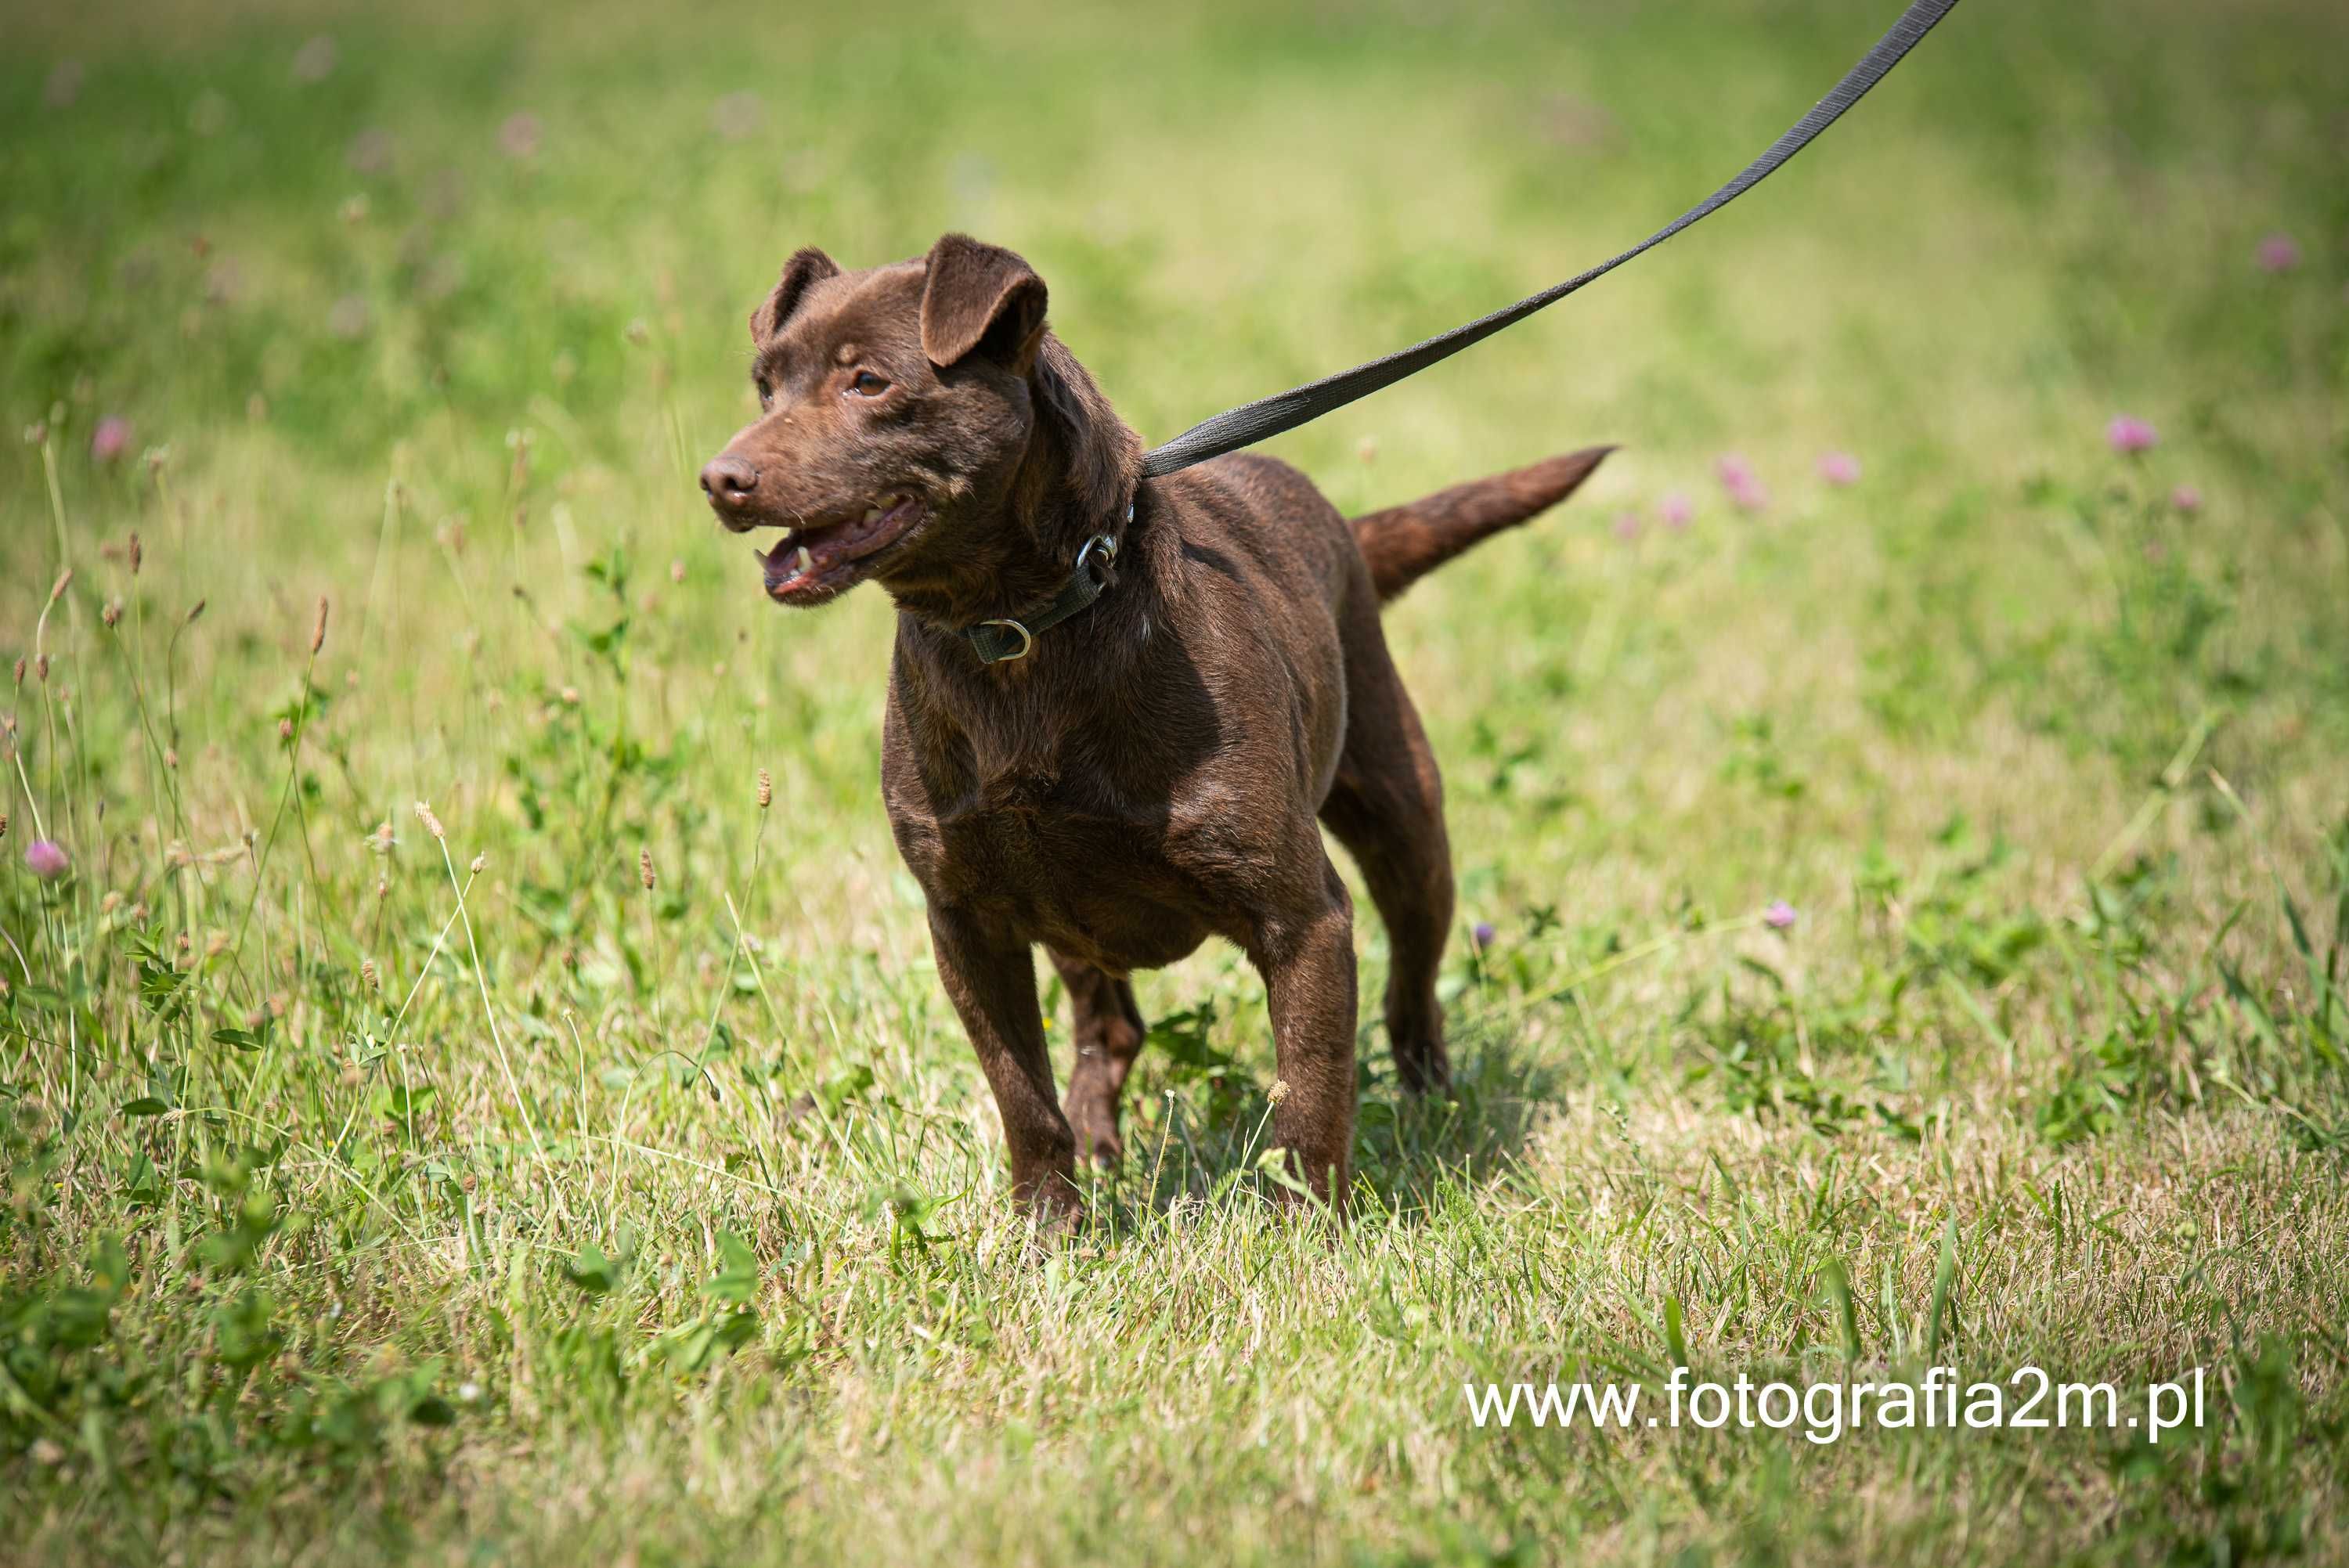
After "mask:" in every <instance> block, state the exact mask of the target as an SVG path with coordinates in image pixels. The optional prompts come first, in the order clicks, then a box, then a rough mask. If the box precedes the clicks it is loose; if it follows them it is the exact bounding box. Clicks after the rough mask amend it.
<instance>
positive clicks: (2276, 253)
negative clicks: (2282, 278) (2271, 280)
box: [2254, 234, 2300, 273]
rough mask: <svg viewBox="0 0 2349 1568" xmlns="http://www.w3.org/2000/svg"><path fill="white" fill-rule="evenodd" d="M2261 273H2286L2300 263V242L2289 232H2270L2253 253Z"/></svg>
mask: <svg viewBox="0 0 2349 1568" xmlns="http://www.w3.org/2000/svg"><path fill="white" fill-rule="evenodd" d="M2254 254H2256V255H2257V256H2258V257H2259V263H2260V270H2261V272H2263V273H2288V272H2290V271H2292V268H2294V267H2296V266H2298V265H2300V242H2298V241H2296V240H2294V239H2293V238H2292V236H2291V235H2290V234H2270V235H2269V236H2268V237H2267V238H2266V239H2264V240H2261V242H2260V248H2259V250H2258V251H2257V252H2255V253H2254Z"/></svg>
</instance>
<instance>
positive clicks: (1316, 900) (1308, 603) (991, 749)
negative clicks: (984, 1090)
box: [701, 234, 1607, 1212]
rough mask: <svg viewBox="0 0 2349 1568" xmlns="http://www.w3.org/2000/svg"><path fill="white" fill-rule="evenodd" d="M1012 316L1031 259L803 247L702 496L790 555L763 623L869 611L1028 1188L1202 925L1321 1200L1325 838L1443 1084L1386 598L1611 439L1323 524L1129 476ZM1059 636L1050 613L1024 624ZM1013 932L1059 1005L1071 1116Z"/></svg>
mask: <svg viewBox="0 0 2349 1568" xmlns="http://www.w3.org/2000/svg"><path fill="white" fill-rule="evenodd" d="M1044 304H1045V294H1044V284H1043V280H1041V279H1040V278H1039V277H1038V276H1037V275H1036V273H1035V272H1034V271H1033V270H1032V269H1030V267H1029V265H1028V263H1026V262H1023V261H1021V260H1020V259H1019V257H1018V256H1016V255H1014V254H1012V253H1010V252H1009V251H1006V250H1001V249H999V248H998V247H996V246H993V245H986V244H981V243H979V242H978V241H976V240H972V239H969V238H968V237H966V236H964V235H960V234H949V235H947V237H946V238H944V239H942V240H940V241H939V242H937V243H936V245H935V246H933V247H932V248H931V251H930V253H929V254H928V255H927V256H926V257H925V258H921V259H918V260H915V261H909V262H901V263H897V264H895V265H894V266H885V267H875V268H874V269H872V270H871V271H869V272H859V273H843V272H842V271H841V270H840V268H839V267H837V266H835V265H834V264H833V262H832V260H831V259H830V258H829V257H827V256H825V255H824V254H823V252H821V251H816V250H804V251H802V252H800V253H798V254H796V255H794V256H792V258H791V260H790V262H789V263H786V264H785V266H784V267H783V272H782V277H781V281H780V282H778V283H777V284H776V285H775V291H774V293H773V294H771V295H770V296H769V297H768V299H767V300H766V302H765V303H764V304H761V305H760V306H759V308H758V310H757V311H756V312H754V313H753V314H752V315H751V317H750V335H751V339H752V342H753V343H754V344H755V345H756V346H757V355H756V358H755V360H754V371H753V374H754V377H755V379H756V381H757V384H758V389H759V402H760V407H761V410H762V413H761V418H759V420H758V421H757V422H756V423H755V424H752V425H751V426H750V427H749V428H746V429H744V430H742V431H741V432H740V434H738V435H736V436H735V438H733V439H732V440H731V441H730V442H729V443H728V444H727V447H726V449H725V451H723V452H722V453H720V454H719V456H718V457H716V458H714V459H711V460H710V462H709V466H708V467H706V468H704V469H702V472H701V485H702V489H703V490H706V491H707V492H708V493H709V502H710V505H711V506H712V507H713V508H715V509H716V511H717V513H718V516H719V521H722V522H723V523H724V524H725V525H726V526H727V527H728V528H729V529H731V530H734V531H737V532H741V531H749V530H751V529H757V528H767V527H780V528H783V529H785V530H787V531H786V532H785V533H784V535H783V537H782V540H781V542H780V543H778V544H777V545H776V546H775V547H774V549H773V550H772V551H771V552H767V553H766V554H765V555H763V556H762V557H761V561H762V562H763V563H764V566H765V576H766V588H767V593H768V594H769V596H770V597H771V598H773V599H774V600H775V601H776V602H777V603H782V604H799V605H811V604H819V603H823V602H825V601H827V600H829V599H831V598H833V596H834V595H836V594H838V593H842V592H843V591H845V590H846V589H848V588H850V587H852V586H854V584H856V583H861V582H863V581H864V579H866V578H868V577H870V578H872V579H874V581H876V582H878V583H880V584H881V585H882V586H883V587H884V588H885V589H886V590H888V592H889V594H890V597H891V598H893V599H894V600H895V601H896V604H897V644H896V651H895V657H894V659H893V660H892V662H891V665H890V672H889V701H888V709H887V712H886V714H885V717H884V718H883V721H882V724H883V728H882V751H881V778H882V792H883V794H884V796H885V799H886V801H887V805H888V810H889V820H890V825H891V827H892V829H893V830H895V834H896V839H897V847H898V850H899V851H900V852H901V853H903V855H904V856H905V863H906V865H907V866H908V867H910V868H911V869H912V871H913V873H914V875H915V877H916V879H917V880H919V882H921V885H922V888H923V890H924V892H926V894H927V895H928V900H929V919H930V938H931V942H932V944H933V946H934V947H935V949H936V958H937V966H938V977H939V979H940V980H941V981H942V982H944V984H945V986H946V990H947V995H948V996H949V997H950V998H951V999H952V1000H953V1002H954V1006H955V1010H956V1012H957V1014H959V1015H960V1016H961V1018H962V1022H963V1026H964V1028H965V1029H967V1030H968V1032H969V1035H970V1043H971V1047H972V1048H973V1049H975V1050H976V1051H977V1052H978V1059H979V1064H980V1066H981V1067H982V1068H985V1069H986V1072H987V1078H988V1083H989V1085H991V1086H992V1087H993V1088H994V1091H995V1100H996V1104H997V1106H998V1107H999V1108H1000V1109H1001V1111H1002V1115H1003V1130H1004V1137H1005V1140H1006V1141H1007V1142H1008V1143H1009V1145H1010V1151H1011V1169H1012V1175H1013V1179H1014V1181H1015V1183H1016V1185H1017V1188H1018V1191H1019V1193H1020V1194H1021V1195H1022V1197H1023V1198H1025V1199H1026V1200H1028V1201H1029V1202H1030V1203H1032V1204H1035V1205H1038V1206H1040V1207H1041V1208H1042V1209H1044V1210H1045V1211H1047V1212H1067V1211H1070V1210H1072V1209H1073V1208H1074V1206H1075V1204H1076V1202H1077V1196H1078V1194H1077V1189H1076V1186H1075V1184H1074V1158H1075V1155H1076V1151H1077V1150H1078V1149H1079V1148H1080V1147H1081V1148H1082V1149H1083V1150H1085V1152H1086V1153H1087V1154H1089V1155H1090V1156H1092V1158H1093V1159H1094V1160H1096V1161H1102V1162H1105V1163H1106V1162H1110V1161H1115V1160H1116V1159H1117V1157H1118V1155H1119V1152H1120V1144H1119V1140H1118V1100H1119V1094H1120V1091H1121V1089H1122V1088H1123V1086H1124V1083H1125V1078H1126V1074H1127V1072H1128V1071H1129V1070H1130V1069H1131V1068H1132V1067H1133V1058H1134V1055H1135V1053H1136V1051H1138V1050H1139V1049H1140V1048H1141V1046H1142V1041H1143V1021H1142V1016H1141V1014H1140V1012H1139V1011H1138V1010H1137V1009H1136V1007H1135V1006H1134V999H1133V987H1132V985H1129V984H1128V982H1127V976H1128V975H1130V974H1131V973H1132V972H1133V971H1134V970H1136V969H1145V968H1151V967H1154V966H1156V965H1164V964H1172V963H1174V961H1175V960H1177V959H1179V958H1181V957H1183V956H1184V955H1185V954H1188V953H1190V952H1191V951H1192V950H1193V949H1194V948H1195V947H1197V946H1198V944H1200V942H1201V941H1202V940H1203V939H1205V938H1206V937H1208V936H1211V935H1213V936H1222V937H1225V938H1226V939H1227V940H1229V941H1231V942H1234V943H1237V944H1238V945H1239V946H1240V948H1241V949H1242V950H1243V951H1244V952H1246V953H1247V955H1248V958H1249V960H1250V961H1251V962H1252V963H1253V964H1255V965H1256V967H1257V970H1258V971H1259V972H1260V973H1261V974H1262V975H1263V976H1264V981H1265V985H1266V989H1267V992H1268V996H1269V1001H1270V1007H1271V1014H1272V1028H1273V1042H1274V1048H1275V1052H1276V1055H1277V1058H1278V1073H1279V1081H1278V1083H1277V1084H1276V1085H1275V1086H1274V1090H1273V1100H1274V1105H1275V1109H1274V1111H1273V1133H1274V1138H1275V1140H1276V1141H1277V1142H1278V1144H1279V1145H1280V1146H1281V1147H1282V1148H1284V1149H1285V1150H1288V1154H1289V1158H1290V1159H1291V1161H1293V1164H1294V1167H1295V1169H1296V1170H1297V1171H1298V1172H1299V1174H1301V1175H1302V1177H1303V1178H1304V1180H1305V1181H1308V1182H1309V1183H1310V1184H1311V1187H1312V1190H1313V1191H1315V1192H1316V1193H1318V1194H1320V1195H1322V1196H1324V1197H1328V1196H1329V1195H1330V1194H1332V1193H1336V1194H1339V1195H1340V1196H1342V1194H1343V1191H1344V1189H1345V1184H1346V1181H1347V1172H1348V1161H1349V1155H1350V1149H1351V1145H1352V1141H1353V1128H1354V1006H1355V1001H1354V942H1353V906H1352V902H1351V900H1350V898H1349V897H1348V896H1347V892H1346V884H1345V883H1344V882H1343V881H1342V880H1340V877H1339V875H1338V872H1337V870H1336V868H1335V867H1333V866H1332V865H1331V864H1330V857H1329V855H1328V853H1327V851H1325V850H1324V848H1323V846H1322V841H1321V831H1320V830H1321V827H1322V826H1323V825H1327V826H1328V828H1329V829H1330V831H1331V832H1333V833H1335V834H1336V835H1337V837H1338V839H1339V840H1340V841H1341V842H1342V843H1344V844H1345V846H1346V847H1347V849H1348V850H1349V851H1351V852H1352V854H1353V856H1354V859H1355V861H1357V863H1358V864H1359V865H1360V866H1361V872H1362V876H1363V880H1364V881H1365V882H1368V884H1369V886H1370V890H1371V897H1372V898H1373V899H1374V900H1375V901H1376V902H1377V903H1378V907H1379V913H1380V915H1381V917H1382V918H1383V919H1384V920H1385V922H1386V925H1387V933H1388V938H1389V942H1390V944H1391V946H1392V953H1393V958H1392V969H1391V973H1390V974H1389V975H1388V979H1387V995H1386V1020H1387V1035H1388V1039H1389V1043H1390V1045H1391V1046H1392V1049H1393V1051H1394V1059H1395V1066H1396V1068H1397V1070H1398V1072H1399V1073H1400V1075H1401V1077H1402V1082H1403V1085H1404V1087H1405V1088H1407V1089H1409V1090H1412V1091H1413V1092H1418V1091H1423V1090H1427V1089H1433V1088H1442V1087H1443V1086H1444V1084H1445V1082H1446V1081H1447V1078H1448V1076H1449V1066H1448V1063H1447V1059H1446V1057H1445V1055H1444V1016H1443V1013H1442V1010H1441V1008H1440V1007H1439V1006H1438V1005H1437V1002H1436V998H1435V983H1436V972H1437V966H1438V964H1439V962H1440V960H1441V958H1442V955H1443V950H1444V934H1445V930H1446V928H1447V927H1448V926H1449V925H1450V923H1451V920H1452V863H1451V851H1450V848H1449V845H1448V844H1447V842H1446V841H1445V838H1444V800H1443V785H1442V782H1441V780H1440V779H1438V777H1437V774H1436V768H1435V759H1434V758H1433V756H1432V755H1430V753H1429V751H1428V747H1427V739H1426V737H1425V736H1424V735H1423V733H1422V732H1421V730H1420V727H1419V717H1418V715H1417V713H1416V712H1415V711H1414V710H1413V707H1412V703H1411V698H1410V696H1408V695H1407V694H1406V693H1405V692H1404V691H1403V688H1402V681H1401V680H1400V679H1399V678H1398V677H1397V676H1396V674H1395V667H1394V664H1393V662H1392V659H1390V658H1389V657H1388V655H1387V647H1386V641H1385V637H1384V635H1383V634H1382V633H1381V630H1380V625H1379V606H1380V603H1381V601H1384V600H1387V599H1392V598H1393V597H1394V596H1395V595H1396V594H1397V593H1402V591H1403V589H1405V588H1406V587H1408V586H1410V585H1411V583H1413V581H1415V580H1416V579H1417V578H1418V577H1419V576H1420V575H1421V574H1422V573H1425V572H1427V571H1429V570H1430V569H1432V568H1433V567H1434V566H1435V565H1437V564H1438V563H1439V562H1444V561H1445V560H1447V559H1449V558H1450V557H1452V556H1454V555H1456V554H1458V553H1459V552H1461V551H1463V550H1465V549H1466V548H1468V546H1470V545H1471V544H1474V543H1475V542H1476V541H1478V540H1480V539H1482V538H1484V537H1485V535H1487V534H1490V533H1493V532H1495V531H1498V530H1500V529H1504V528H1506V527H1508V526H1510V525H1511V524H1513V523H1517V522H1522V521H1525V520H1526V519H1527V518H1529V517H1532V516H1533V515H1534V514H1535V513H1537V512H1538V511H1542V510H1543V509H1544V508H1546V507H1547V506H1549V505H1551V504H1552V503H1553V502H1555V501H1557V500H1560V499H1561V498H1563V497H1564V496H1565V495H1566V494H1567V493H1568V491H1570V490H1573V489H1574V488H1575V486H1577V485H1578V484H1579V483H1580V482H1581V481H1582V480H1584V479H1585V478H1586V477H1587V476H1588V474H1589V473H1590V471H1591V470H1592V469H1595V468H1596V467H1597V466H1598V464H1599V459H1601V458H1603V457H1604V456H1605V455H1606V451H1607V449H1603V448H1594V449H1589V450H1587V451H1581V452H1577V453H1574V454H1572V455H1570V456H1567V457H1559V458H1552V459H1549V460H1548V461H1547V462H1542V463H1537V464H1535V465H1534V466H1533V467H1531V468H1526V469H1517V470H1516V471H1515V472H1513V473H1507V474H1502V475H1499V476H1497V477H1495V478H1493V479H1488V480H1479V481H1477V482H1475V483H1474V484H1468V485H1463V486H1460V487H1459V488H1457V489H1454V490H1445V491H1443V492H1442V493H1440V494H1437V495H1433V496H1430V497H1428V498H1427V499H1426V500H1420V501H1416V502H1413V504H1411V505H1409V506H1403V507H1397V508H1394V509H1392V510H1390V511H1381V512H1373V513H1371V515H1369V516H1367V517H1361V518H1356V519H1354V520H1353V521H1352V522H1351V523H1349V522H1348V521H1347V520H1346V519H1344V518H1342V517H1340V515H1339V514H1338V512H1337V511H1336V510H1335V509H1333V508H1332V507H1331V506H1330V503H1329V502H1328V501H1327V500H1323V499H1322V497H1321V495H1320V493H1319V491H1318V490H1315V489H1314V488H1313V485H1312V484H1311V482H1310V481H1309V480H1307V479H1306V478H1305V477H1304V476H1303V475H1302V474H1299V472H1297V471H1296V470H1295V469H1291V468H1289V467H1288V466H1287V465H1286V464H1284V463H1279V462H1276V461H1274V460H1273V459H1269V458H1261V457H1256V456H1253V455H1249V454H1240V455H1236V456H1232V457H1226V458H1221V459H1216V460H1215V461H1213V462H1209V463H1206V464H1202V465H1200V466H1199V467H1196V468H1193V469H1185V470H1184V471H1183V472H1180V473H1177V474H1174V475H1172V476H1170V477H1167V478H1164V479H1158V480H1143V479H1142V477H1141V462H1142V443H1141V441H1140V440H1139V439H1138V438H1136V437H1135V435H1134V433H1133V431H1132V430H1130V429H1128V428H1126V427H1125V425H1124V424H1123V423H1122V422H1121V421H1120V420H1119V419H1118V418H1117V416H1116V415H1115V414H1114V413H1113V412H1112V411H1111V409H1110V407H1109V404H1108V402H1107V401H1106V400H1105V399H1104V398H1103V397H1102V395H1101V393H1100V392H1099V390H1098V389H1096V388H1095V387H1094V386H1093V383H1092V377H1089V376H1087V375H1086V374H1085V371H1084V368H1083V367H1082V366H1080V365H1079V364H1078V363H1077V362H1076V360H1075V359H1074V358H1073V357H1071V355H1070V353H1069V351H1068V350H1067V349H1066V348H1065V347H1063V346H1061V342H1060V341H1059V339H1058V338H1056V337H1054V336H1053V335H1052V334H1051V333H1050V331H1049V330H1048V329H1047V328H1046V326H1045V322H1044ZM1089 542H1091V544H1092V549H1091V551H1090V553H1088V544H1089ZM1112 560H1113V562H1114V564H1113V565H1112V564H1111V562H1112ZM1096 588H1098V589H1099V598H1098V602H1097V603H1084V601H1085V598H1086V594H1087V593H1088V592H1089V591H1091V590H1093V589H1096ZM1072 603H1073V604H1075V605H1077V606H1080V608H1079V609H1078V610H1077V611H1076V613H1073V614H1071V613H1070V610H1071V604H1072ZM1054 611H1058V612H1061V613H1062V614H1066V615H1067V618H1066V620H1065V622H1064V624H1054V625H1051V626H1050V628H1049V629H1042V630H1039V629H1036V628H1037V624H1038V623H1039V622H1040V621H1043V620H1045V619H1047V618H1048V616H1049V615H1050V613H1052V612H1054ZM974 629H977V630H978V636H979V638H980V639H982V640H985V639H992V641H991V644H989V645H988V646H987V647H986V648H985V650H984V651H985V652H987V653H988V654H990V655H995V656H996V657H997V658H998V660H999V662H993V663H989V662H986V660H985V659H983V658H982V656H981V655H982V648H981V645H979V644H978V643H975V642H974V640H973V638H972V635H971V634H972V633H973V631H974ZM1003 655H1010V656H1008V657H1007V656H1003ZM1037 943H1042V944H1044V946H1045V949H1046V950H1047V951H1048V952H1049V953H1050V954H1051V958H1052V963H1053V965H1054V966H1055V967H1056V968H1058V969H1059V971H1060V972H1061V978H1062V979H1063V980H1064V981H1065V982H1066V983H1067V985H1068V989H1069V998H1070V1004H1071V1010H1072V1011H1073V1013H1074V1015H1075V1017H1074V1025H1075V1027H1074V1035H1075V1038H1076V1063H1075V1067H1074V1068H1073V1070H1072V1072H1071V1077H1070V1080H1069V1094H1068V1099H1067V1103H1066V1109H1065V1111H1064V1110H1063V1109H1062V1106H1061V1104H1060V1103H1058V1102H1056V1100H1055V1098H1054V1094H1053V1078H1052V1064H1051V1060H1050V1057H1049V1055H1048V1054H1047V1053H1046V1050H1045V1045H1044V1024H1043V1018H1042V1016H1041V1014H1040V1012H1039V1010H1038V1007H1037V999H1036V975H1035V965H1034V960H1033V956H1032V953H1031V949H1032V947H1033V945H1034V944H1037Z"/></svg>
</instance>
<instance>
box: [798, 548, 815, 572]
mask: <svg viewBox="0 0 2349 1568" xmlns="http://www.w3.org/2000/svg"><path fill="white" fill-rule="evenodd" d="M814 570H815V557H814V556H812V555H810V554H809V553H808V547H807V546H806V545H804V544H802V545H801V546H800V575H801V576H802V577H804V576H806V575H807V574H808V573H811V572H812V571H814Z"/></svg>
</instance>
